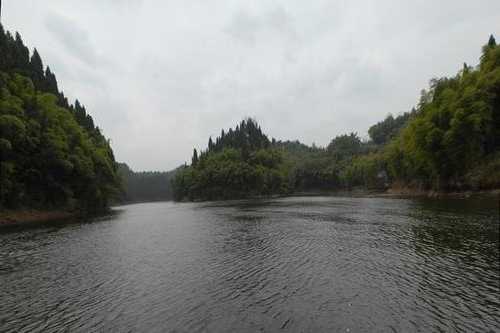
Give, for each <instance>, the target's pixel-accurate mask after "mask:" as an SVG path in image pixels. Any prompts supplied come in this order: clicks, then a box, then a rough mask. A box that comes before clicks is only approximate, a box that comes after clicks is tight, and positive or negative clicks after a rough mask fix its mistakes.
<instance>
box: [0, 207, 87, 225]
mask: <svg viewBox="0 0 500 333" xmlns="http://www.w3.org/2000/svg"><path fill="white" fill-rule="evenodd" d="M77 215H78V213H77V212H70V211H64V210H34V209H23V210H6V211H0V227H1V226H12V225H20V224H31V223H43V222H48V221H57V220H65V219H69V218H72V217H75V216H77Z"/></svg>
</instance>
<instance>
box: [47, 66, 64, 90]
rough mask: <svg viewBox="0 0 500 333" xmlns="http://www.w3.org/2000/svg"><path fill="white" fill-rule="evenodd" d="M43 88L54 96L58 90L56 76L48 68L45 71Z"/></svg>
mask: <svg viewBox="0 0 500 333" xmlns="http://www.w3.org/2000/svg"><path fill="white" fill-rule="evenodd" d="M45 88H46V90H47V91H48V92H50V93H52V94H54V95H57V94H58V93H59V89H58V88H57V80H56V76H55V75H54V73H52V72H51V70H50V67H48V66H47V69H46V70H45ZM63 96H64V95H63Z"/></svg>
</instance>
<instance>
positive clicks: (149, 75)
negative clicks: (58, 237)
mask: <svg viewBox="0 0 500 333" xmlns="http://www.w3.org/2000/svg"><path fill="white" fill-rule="evenodd" d="M2 23H3V24H4V26H5V27H6V28H7V29H9V30H11V31H14V30H17V31H19V32H20V33H21V35H22V36H23V39H24V41H25V43H26V44H27V45H29V46H30V47H36V48H37V49H38V50H39V51H40V54H41V55H42V58H43V60H44V61H45V64H48V65H49V66H50V67H51V69H52V70H53V71H54V72H55V73H56V75H57V78H58V81H59V84H60V87H62V88H63V90H64V92H65V94H66V95H67V96H69V97H70V98H71V99H74V98H76V97H77V98H78V99H80V101H82V102H83V104H85V106H86V107H87V110H88V111H89V113H90V114H91V115H92V116H93V117H94V120H95V121H96V123H97V124H98V125H99V127H101V128H102V129H103V131H104V133H105V135H106V136H107V137H109V138H110V139H111V143H112V147H113V149H114V151H115V155H116V158H117V160H119V161H124V162H127V163H128V164H129V165H130V166H131V167H132V168H133V169H135V170H168V169H172V168H174V167H176V166H178V165H180V164H182V163H183V162H184V161H187V160H189V159H190V156H191V153H192V148H193V147H197V148H203V149H204V148H205V147H206V142H207V140H208V136H210V135H212V136H215V135H217V134H218V133H219V132H220V130H221V129H222V128H228V127H232V126H233V125H235V123H236V122H238V121H239V120H241V119H242V118H243V117H245V116H251V117H255V118H256V119H257V120H258V121H259V123H260V124H261V126H262V128H263V129H264V131H265V132H267V133H268V134H269V135H270V136H272V137H275V138H277V139H299V140H300V141H303V142H305V143H307V144H311V143H312V142H315V143H316V144H317V145H326V144H328V142H329V141H330V140H331V138H332V137H334V136H335V135H338V134H342V133H346V132H351V131H355V132H358V133H359V134H360V135H361V136H366V132H367V130H368V127H369V126H370V125H372V124H373V123H375V122H377V121H379V120H381V119H383V118H384V117H385V116H386V115H387V114H388V113H393V114H398V113H401V112H404V111H408V110H409V109H411V107H412V106H413V105H415V104H416V102H417V100H418V97H419V94H420V90H421V89H422V88H426V87H427V83H428V81H429V79H431V78H432V77H435V76H443V75H454V74H455V73H456V72H457V70H458V69H459V68H460V67H461V66H462V63H463V62H467V63H469V64H474V65H475V64H477V62H478V57H479V54H480V47H481V45H482V44H484V43H485V42H486V41H487V39H488V36H489V34H491V33H493V34H495V35H496V36H500V1H498V0H491V1H490V0H484V1H479V0H478V1H460V0H446V1H435V0H429V1H418V0H416V1H398V0H390V1H380V0H379V1H375V0H373V1H315V0H309V1H303V0H298V1H291V0H283V1H273V0H266V1H216V0H214V1H203V0H199V1H159V0H158V1H154V0H149V1H148V0H144V1H141V0H86V1H76V0H43V1H42V0H4V1H3V9H2Z"/></svg>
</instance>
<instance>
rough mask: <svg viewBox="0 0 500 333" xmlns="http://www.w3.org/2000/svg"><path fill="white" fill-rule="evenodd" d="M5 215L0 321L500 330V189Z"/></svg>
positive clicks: (16, 327)
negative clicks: (26, 220) (28, 223)
mask: <svg viewBox="0 0 500 333" xmlns="http://www.w3.org/2000/svg"><path fill="white" fill-rule="evenodd" d="M118 210H119V211H118V213H117V214H116V215H114V216H111V217H108V218H101V219H99V220H95V221H90V222H75V223H70V224H64V225H63V224H47V225H43V226H41V227H40V226H39V227H36V228H27V227H23V228H14V229H12V228H10V229H5V228H3V229H0V297H1V299H0V331H1V332H10V331H12V332H28V331H29V332H32V331H44V332H51V331H61V330H68V331H72V332H74V331H80V332H91V331H112V332H166V331H175V332H205V331H207V332H232V331H245V332H256V331H257V332H258V331H265V332H270V331H289V332H348V331H350V332H391V331H394V332H413V331H421V332H430V331H447V332H450V331H463V332H472V331H481V332H489V331H491V332H493V331H496V332H498V331H500V285H499V283H500V282H499V269H500V267H499V220H498V207H497V202H496V201H495V200H490V201H488V200H467V201H462V200H455V201H436V200H434V201H428V202H426V201H412V200H395V199H382V198H334V197H296V198H286V199H276V200H263V201H244V202H231V203H222V202H216V203H196V204H191V203H177V204H175V203H148V204H137V205H129V206H123V207H119V208H118Z"/></svg>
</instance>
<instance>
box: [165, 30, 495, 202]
mask: <svg viewBox="0 0 500 333" xmlns="http://www.w3.org/2000/svg"><path fill="white" fill-rule="evenodd" d="M368 134H369V136H370V139H369V140H366V141H363V140H361V139H360V137H359V136H358V135H357V134H356V133H350V134H344V135H340V136H337V137H335V138H334V139H332V140H331V142H330V144H329V145H328V146H327V147H316V146H312V147H310V146H307V145H305V144H303V143H300V142H299V141H277V140H275V139H271V140H269V138H268V137H267V136H266V135H265V134H263V133H262V130H261V128H260V126H259V125H258V124H257V122H256V121H255V120H253V119H250V118H249V119H245V120H243V121H242V122H241V123H239V124H238V125H237V126H236V128H235V129H234V130H233V129H229V130H228V131H226V132H225V131H224V130H223V131H222V132H221V134H220V135H219V136H218V137H216V138H215V141H214V140H212V138H209V140H208V146H207V149H206V150H204V151H201V152H198V151H197V150H196V149H195V150H194V151H193V157H192V160H191V164H190V165H189V166H188V165H185V166H183V167H181V168H180V169H179V170H178V172H177V174H176V176H175V178H174V179H173V181H172V186H173V195H174V198H175V199H176V200H183V199H187V200H213V199H231V198H245V197H249V196H255V195H270V194H289V193H293V192H300V191H307V190H330V191H332V190H346V189H347V190H350V189H353V188H364V189H373V190H385V189H387V188H388V187H404V188H410V189H418V190H436V191H462V190H479V189H492V188H499V187H500V46H498V45H497V44H496V41H495V39H494V37H493V36H490V39H489V41H488V43H487V44H486V45H484V46H483V48H482V52H481V57H480V63H479V65H478V66H475V67H472V66H469V65H467V64H464V65H463V67H462V69H461V70H460V71H459V72H458V73H457V74H456V75H455V76H453V77H443V78H437V79H432V80H431V81H430V85H429V88H428V89H427V90H423V91H422V93H421V97H420V100H419V102H418V104H417V105H416V106H415V107H414V108H413V109H412V110H411V111H409V112H406V113H403V114H401V115H399V116H396V117H394V116H392V115H389V116H387V117H386V118H385V119H384V120H383V121H380V122H378V123H377V124H375V125H373V126H371V127H370V129H369V130H368Z"/></svg>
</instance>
